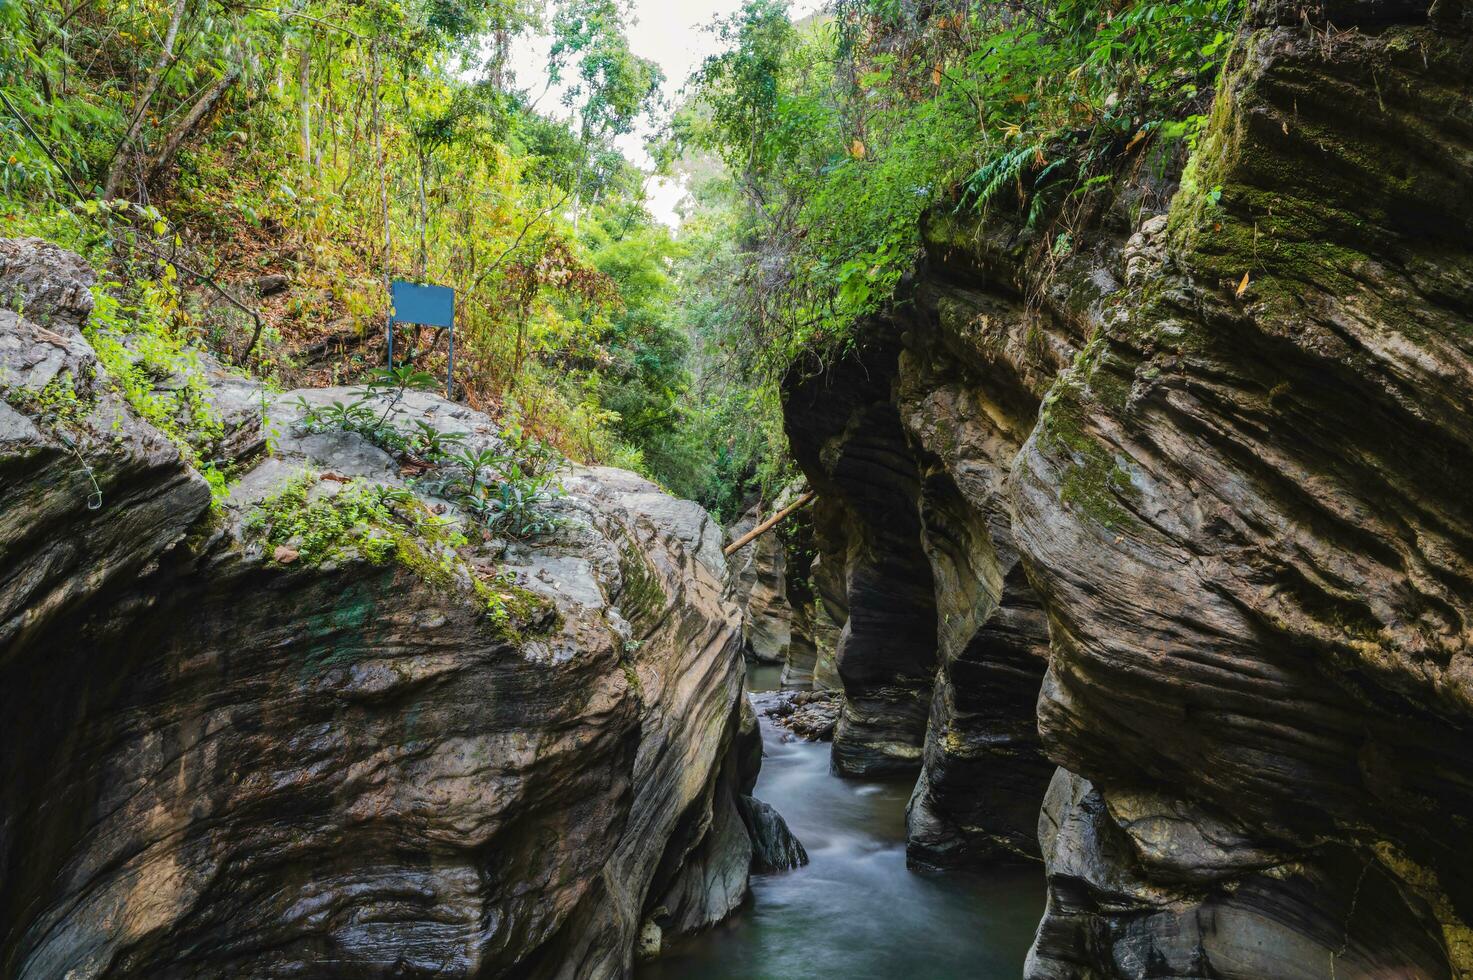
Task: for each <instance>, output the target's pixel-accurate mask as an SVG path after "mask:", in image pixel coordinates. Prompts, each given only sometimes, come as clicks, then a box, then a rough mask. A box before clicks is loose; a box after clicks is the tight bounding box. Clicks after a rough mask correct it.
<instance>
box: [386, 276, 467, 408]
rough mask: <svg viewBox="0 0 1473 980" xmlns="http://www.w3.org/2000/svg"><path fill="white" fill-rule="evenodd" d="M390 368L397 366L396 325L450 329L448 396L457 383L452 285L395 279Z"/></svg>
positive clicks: (446, 395) (446, 379)
mask: <svg viewBox="0 0 1473 980" xmlns="http://www.w3.org/2000/svg"><path fill="white" fill-rule="evenodd" d="M389 293H390V297H391V299H390V302H391V304H392V309H391V311H390V313H389V326H388V331H389V344H388V347H389V367H391V368H392V367H393V366H394V324H396V323H417V324H420V325H421V326H426V327H444V328H445V329H447V330H449V331H450V364H449V367H448V368H447V369H446V372H445V397H446V398H450V397H451V396H452V392H453V386H454V384H455V290H453V289H451V288H450V287H449V286H421V285H420V284H418V283H413V282H401V281H400V280H397V279H396V280H394V281H393V282H392V283H391V284H390V286H389Z"/></svg>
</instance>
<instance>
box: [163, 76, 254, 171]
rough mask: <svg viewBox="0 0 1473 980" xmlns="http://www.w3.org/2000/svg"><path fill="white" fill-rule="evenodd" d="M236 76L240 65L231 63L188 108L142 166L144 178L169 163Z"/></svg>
mask: <svg viewBox="0 0 1473 980" xmlns="http://www.w3.org/2000/svg"><path fill="white" fill-rule="evenodd" d="M238 78H240V67H239V66H238V65H231V66H230V68H229V69H228V70H226V72H225V74H223V75H221V76H220V78H219V80H218V81H217V82H215V84H214V85H213V86H211V87H210V89H209V91H207V92H205V94H204V95H201V96H200V97H199V101H198V102H196V103H195V104H194V108H192V109H190V110H189V114H188V115H186V116H185V117H184V118H183V119H182V120H181V121H180V122H179V124H178V125H177V126H175V127H174V129H173V131H172V132H171V133H169V135H168V136H167V137H165V139H164V144H163V146H161V147H160V148H159V152H158V153H157V154H156V155H155V156H154V158H153V160H152V161H151V162H150V163H149V165H148V166H147V167H146V168H144V171H143V179H144V180H148V179H150V178H152V177H153V175H154V174H156V173H158V172H159V171H160V170H162V169H163V168H164V167H166V166H168V165H169V161H170V160H171V159H173V157H174V153H175V152H176V151H177V150H178V149H179V144H180V143H182V142H184V139H185V137H187V136H188V135H189V134H190V132H191V131H193V129H194V127H196V126H198V125H199V123H200V120H201V119H203V118H204V117H205V116H207V115H209V113H210V110H211V109H213V108H214V107H215V103H216V102H218V101H220V96H222V95H224V94H225V90H226V89H228V88H230V86H232V85H234V84H235V82H236V80H237V79H238Z"/></svg>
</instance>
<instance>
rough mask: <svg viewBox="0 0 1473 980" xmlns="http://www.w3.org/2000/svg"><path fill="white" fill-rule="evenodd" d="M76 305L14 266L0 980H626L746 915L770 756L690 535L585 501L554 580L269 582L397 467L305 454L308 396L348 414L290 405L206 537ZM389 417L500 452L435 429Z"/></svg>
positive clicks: (608, 504)
mask: <svg viewBox="0 0 1473 980" xmlns="http://www.w3.org/2000/svg"><path fill="white" fill-rule="evenodd" d="M88 282H89V280H88V278H87V276H86V273H85V269H84V268H83V267H82V266H81V265H80V263H78V262H76V261H75V260H74V259H71V258H69V257H67V256H66V255H65V253H59V252H56V251H54V250H51V249H49V248H47V247H44V246H42V245H41V244H39V243H34V242H22V243H8V242H0V287H3V288H4V290H5V292H6V295H7V296H10V295H12V294H16V293H19V294H20V295H22V296H24V298H25V300H26V303H25V306H24V307H23V309H24V311H25V312H24V314H23V315H17V314H16V313H14V312H0V386H3V388H4V391H5V396H6V398H5V403H4V404H0V718H3V719H4V720H3V722H0V725H3V730H4V735H3V742H4V745H5V751H4V753H3V754H0V879H3V880H4V882H5V886H4V888H3V890H0V892H3V896H0V964H3V965H0V972H3V973H4V975H6V976H10V977H16V978H27V980H50V978H59V977H63V976H65V977H73V978H87V977H149V978H169V977H191V978H194V977H240V976H252V977H286V976H313V977H332V976H342V977H375V976H384V977H389V976H394V977H412V976H436V977H444V976H465V977H469V976H478V977H491V976H512V975H514V976H518V977H567V978H573V977H578V978H583V977H619V976H626V975H627V974H628V972H629V969H630V964H631V961H632V956H633V952H634V947H635V944H636V938H637V937H638V935H639V934H640V931H641V928H642V926H645V925H646V924H649V923H654V924H656V926H657V928H659V929H660V930H662V931H663V932H664V934H665V935H666V936H669V935H671V934H678V933H680V932H681V931H685V930H689V929H694V928H699V927H702V926H705V925H709V924H711V923H712V922H715V921H717V920H719V919H720V918H722V917H723V916H725V915H726V914H728V913H729V912H730V911H731V910H732V909H733V908H734V907H735V906H736V905H737V904H739V903H740V902H741V901H742V900H743V898H744V897H745V894H746V880H747V870H748V867H749V866H750V864H751V861H752V856H753V848H752V842H751V837H750V835H749V834H748V832H747V829H746V824H744V822H743V814H742V812H739V810H738V805H739V804H740V805H742V806H750V802H749V801H748V796H747V794H749V793H750V791H751V784H752V782H753V780H754V779H755V776H756V769H755V767H756V765H757V764H758V762H759V761H760V750H759V753H758V754H757V755H756V756H755V757H754V755H753V753H752V752H751V751H750V742H751V735H752V733H753V732H755V719H754V718H753V717H752V716H751V712H750V708H748V707H747V706H746V705H745V702H744V699H743V697H742V658H741V656H740V650H739V643H740V639H739V621H738V614H737V612H736V609H735V608H734V607H733V606H732V605H731V604H729V603H728V602H726V601H725V600H724V599H723V598H722V596H723V592H724V589H725V582H724V580H723V578H722V576H723V575H724V569H725V563H724V560H723V559H722V558H721V554H720V545H721V531H720V528H719V527H717V526H716V525H715V524H714V523H713V522H712V521H711V520H710V518H709V517H708V516H707V515H706V514H705V512H704V511H701V510H700V508H699V507H696V506H695V505H692V504H689V502H683V501H675V500H672V499H671V498H668V497H666V496H665V495H663V494H662V493H660V492H659V490H658V489H657V488H655V487H654V486H653V485H651V484H649V483H648V482H646V481H643V480H641V479H639V478H638V477H635V476H634V475H632V474H628V473H622V472H620V471H611V470H587V469H579V470H574V471H572V472H570V473H568V474H567V475H566V476H565V478H564V483H565V485H566V488H567V491H568V494H567V496H566V497H565V498H564V499H563V500H562V501H560V502H559V503H558V505H557V507H558V509H559V512H560V517H561V519H562V526H561V527H560V529H559V530H558V531H557V532H556V533H555V534H554V535H553V536H551V537H550V538H549V539H547V540H545V541H541V542H538V543H537V544H536V545H532V546H528V545H516V544H512V545H510V546H506V545H505V543H503V542H496V541H480V540H478V539H476V538H474V537H473V539H472V540H471V541H470V542H469V543H466V544H463V545H462V544H457V543H456V542H455V541H454V540H452V539H449V538H448V536H447V535H445V534H443V533H441V532H438V531H425V532H423V533H418V532H404V533H403V536H402V539H400V538H393V539H391V544H392V542H393V541H396V540H397V541H399V542H400V543H399V545H398V547H397V549H396V548H394V547H390V548H388V549H387V552H386V550H385V548H384V541H382V540H378V539H375V538H374V535H375V534H377V533H378V531H372V532H369V533H368V534H366V535H363V536H359V537H354V538H352V539H351V540H348V541H345V543H344V544H343V547H342V548H340V549H336V550H334V552H333V553H332V554H331V555H330V556H328V557H327V558H326V559H324V560H321V561H316V562H313V561H308V560H307V559H305V558H303V557H300V556H299V555H298V554H297V549H298V547H305V544H304V543H301V542H292V545H293V546H292V547H286V546H281V548H280V549H279V550H278V549H274V548H272V547H270V546H268V545H267V544H265V543H263V542H262V541H261V540H259V538H258V537H257V536H256V535H257V534H258V532H257V531H255V530H253V529H254V528H256V527H258V526H259V523H260V517H259V515H260V514H261V513H262V505H263V504H265V505H266V506H267V507H268V508H269V507H271V506H276V505H277V503H278V502H279V501H280V499H281V498H280V496H279V495H280V494H281V492H282V491H283V489H284V488H288V487H291V486H294V485H301V486H306V487H307V490H306V491H305V492H306V498H305V499H306V501H317V502H325V503H324V506H327V507H333V506H337V505H338V503H340V502H341V500H340V498H339V495H341V494H345V493H352V492H355V491H354V490H353V489H352V488H358V487H387V488H395V487H402V486H403V485H404V483H405V477H404V474H403V473H402V472H401V470H400V468H399V466H398V464H397V463H396V462H395V461H394V460H393V459H392V458H390V457H389V456H387V455H386V454H384V453H383V452H381V451H379V450H378V449H376V448H374V447H373V446H371V445H369V444H367V443H366V442H365V441H363V440H362V439H361V437H358V436H356V435H351V434H346V433H323V434H318V435H300V434H298V432H297V430H296V429H294V428H293V426H292V424H291V423H292V421H293V418H294V413H295V412H297V411H298V409H297V408H296V407H294V400H295V397H296V395H297V394H301V395H302V396H303V397H305V398H306V399H308V400H309V401H316V402H318V403H322V402H323V401H326V400H331V399H332V398H334V397H342V395H343V393H342V392H334V391H315V392H302V393H292V395H290V396H287V397H283V398H279V399H277V400H276V401H275V403H274V404H273V405H272V406H271V407H270V409H269V412H270V418H271V424H270V426H269V427H268V428H270V429H274V430H275V431H276V433H277V436H276V439H277V449H276V452H275V454H274V455H272V456H271V457H269V458H267V459H264V460H261V461H259V462H258V463H257V464H256V465H255V466H254V468H252V469H250V470H249V471H248V472H246V473H245V474H244V476H243V477H242V479H241V480H240V482H239V484H238V485H237V486H235V487H234V489H233V491H232V493H231V496H230V497H229V499H228V500H226V501H225V502H224V503H223V504H222V505H221V506H220V507H219V508H218V509H216V510H212V508H211V499H210V492H209V489H208V487H207V486H206V484H205V482H204V481H203V480H202V479H201V478H200V477H199V476H198V475H197V474H195V473H194V472H193V471H191V470H190V469H189V467H188V466H186V465H185V464H184V463H183V462H182V461H181V460H180V458H179V454H178V452H177V451H176V450H175V449H174V448H173V446H172V445H171V444H169V442H168V441H167V440H166V439H164V438H163V437H162V436H161V435H160V434H159V433H158V432H156V431H155V430H153V429H152V428H151V427H150V426H149V425H147V424H146V423H144V422H141V421H140V420H138V419H137V418H135V417H134V416H133V415H132V414H131V412H130V411H129V410H128V408H127V407H126V405H125V404H124V403H123V402H122V400H121V399H120V398H118V397H117V395H116V394H115V393H114V392H113V390H112V389H111V388H110V386H109V381H108V379H107V377H106V375H105V373H104V372H102V371H101V369H100V366H99V365H98V364H97V362H96V358H95V356H93V354H92V352H91V349H90V347H89V346H88V344H87V343H86V341H85V339H84V338H83V337H82V335H81V333H80V331H79V326H80V325H81V324H82V322H83V321H84V318H85V316H86V313H87V309H88V302H89V300H90V296H89V294H88V292H87V285H88ZM58 379H61V380H58ZM63 383H64V384H67V385H70V386H71V387H72V388H73V389H74V393H75V395H76V396H77V397H75V398H70V399H63V400H58V399H57V398H56V397H54V396H55V395H56V393H57V391H58V387H57V386H58V385H59V384H63ZM43 394H45V395H46V396H47V397H45V398H43V397H42V395H43ZM257 394H258V393H257ZM227 401H228V402H229V405H228V407H229V409H230V411H231V412H232V414H233V415H237V416H240V417H238V418H236V419H235V423H234V424H232V425H230V426H228V427H227V432H228V433H234V434H236V436H237V437H238V438H236V439H235V441H233V442H231V441H229V440H227V442H226V443H225V445H226V446H227V447H228V446H232V445H233V446H235V447H236V450H237V451H238V452H240V453H242V454H254V453H255V452H256V451H257V450H258V449H259V443H260V440H259V438H258V434H259V433H260V432H261V431H262V427H261V426H260V418H259V414H258V415H257V416H256V417H255V418H254V420H251V419H249V418H248V416H249V411H250V404H251V402H252V399H250V398H235V399H227ZM255 404H256V405H257V406H259V405H260V400H259V399H258V398H257V399H256V400H255ZM383 404H384V403H380V405H383ZM58 405H60V407H58ZM385 407H386V406H385ZM257 412H259V408H257ZM391 418H395V419H399V420H402V421H405V422H407V421H409V420H411V419H413V420H419V421H424V422H426V423H427V424H430V425H433V426H435V427H437V428H439V429H440V430H441V431H459V432H465V433H468V434H469V439H470V443H471V444H472V445H490V444H491V443H492V442H493V441H494V439H495V438H496V436H495V431H494V428H493V427H492V426H491V423H490V421H489V420H488V419H486V418H485V417H484V416H480V415H478V414H476V413H474V412H471V411H469V410H467V409H465V408H464V407H463V406H458V405H452V404H450V403H446V402H444V401H442V400H441V399H438V398H434V397H430V396H424V395H418V394H411V395H409V396H408V397H406V398H405V400H404V402H403V404H401V405H400V406H398V408H397V409H395V410H394V411H393V412H392V413H391ZM252 422H253V423H254V424H251V423H252ZM306 470H310V471H312V472H314V473H317V474H323V476H322V478H315V477H314V478H308V479H306V480H303V478H302V477H301V474H302V473H303V471H306ZM89 474H90V475H89ZM94 478H95V480H96V487H97V489H94V487H93V483H92V480H93V479H94ZM96 493H100V503H99V505H98V506H97V508H96V509H89V500H91V499H96V498H94V497H93V495H94V494H96ZM408 499H409V501H410V502H407V503H396V504H395V506H396V507H402V508H410V509H412V510H414V513H416V514H421V515H426V514H429V513H430V512H429V511H426V510H425V509H424V507H425V505H429V506H431V507H434V508H436V509H441V510H443V509H445V508H444V506H443V505H442V504H439V503H437V502H435V501H433V500H432V499H424V500H423V502H422V503H420V502H414V499H413V498H412V497H411V498H408ZM335 501H336V502H337V503H335ZM445 517H446V518H447V519H452V520H453V519H454V518H455V517H456V515H455V512H454V509H453V508H450V509H449V510H448V512H447V513H446V514H445ZM426 526H430V525H428V524H427V525H426ZM400 530H401V531H402V529H400ZM395 533H399V532H395ZM370 539H373V540H370ZM649 931H650V930H648V929H646V930H645V932H646V933H648V932H649ZM646 939H648V935H647V936H646Z"/></svg>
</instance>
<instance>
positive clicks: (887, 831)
mask: <svg viewBox="0 0 1473 980" xmlns="http://www.w3.org/2000/svg"><path fill="white" fill-rule="evenodd" d="M777 675H778V670H777V668H760V667H759V668H755V669H754V670H753V673H752V674H751V675H750V676H749V679H748V687H749V689H752V690H755V691H771V690H772V689H773V688H775V687H776V685H777ZM753 696H754V697H755V698H756V699H757V701H758V705H759V710H758V713H759V715H760V714H761V703H762V701H763V700H765V699H766V698H768V697H770V696H771V695H770V694H764V693H757V694H755V695H753ZM783 736H784V733H783V732H782V730H781V729H779V728H777V727H776V726H774V725H772V723H771V722H770V721H769V720H768V719H767V718H766V717H763V718H762V739H763V746H764V758H763V760H762V774H761V776H760V777H759V778H758V780H757V790H756V795H757V796H758V798H760V799H763V800H766V801H767V802H768V803H771V804H772V805H773V806H775V807H777V809H778V811H779V812H781V813H782V815H783V816H784V817H785V818H787V821H788V825H789V826H791V827H792V828H793V831H794V832H795V833H796V834H797V835H798V838H799V839H800V840H801V841H803V845H804V846H805V847H806V848H808V856H809V864H808V866H807V867H805V868H801V869H799V870H797V871H790V872H786V873H783V874H772V875H754V876H753V878H752V899H751V901H750V902H749V903H748V905H747V906H746V907H745V908H744V909H742V911H740V912H739V913H737V914H736V915H735V916H733V917H732V918H731V919H729V920H728V921H727V922H725V923H723V924H722V925H720V926H717V927H716V928H715V929H712V930H710V931H709V932H706V933H702V934H700V935H698V936H695V937H693V938H691V939H689V940H686V941H685V942H684V943H682V944H678V945H676V946H675V947H674V948H673V949H671V950H668V951H667V952H666V953H665V955H664V956H662V957H661V958H660V959H659V960H657V961H655V962H654V963H651V964H648V965H645V966H642V967H641V968H640V969H639V970H638V973H637V977H638V980H737V978H741V980H804V978H824V980H830V978H837V980H897V978H898V980H964V978H966V980H971V978H980V980H993V978H997V980H1002V978H1014V980H1015V978H1017V977H1019V976H1020V975H1021V974H1022V971H1023V958H1024V956H1025V955H1026V954H1027V952H1028V945H1029V943H1030V942H1032V940H1033V930H1034V927H1035V926H1036V925H1037V924H1038V918H1039V915H1040V914H1041V913H1042V911H1043V892H1044V889H1043V874H1042V868H1041V867H1039V868H1024V869H1010V870H1004V871H993V872H988V873H986V874H982V875H968V874H961V873H948V874H931V873H920V872H913V871H908V870H906V867H905V802H906V799H907V798H908V797H909V796H910V790H911V781H910V780H906V781H905V782H876V781H873V780H852V779H839V778H838V777H836V776H834V775H832V774H831V773H830V772H829V746H828V744H826V743H824V744H814V743H810V742H803V741H798V740H793V741H785V740H784V737H783Z"/></svg>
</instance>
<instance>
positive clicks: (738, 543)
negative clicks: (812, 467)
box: [721, 490, 814, 556]
mask: <svg viewBox="0 0 1473 980" xmlns="http://www.w3.org/2000/svg"><path fill="white" fill-rule="evenodd" d="M813 497H814V493H813V491H812V490H810V491H808V492H807V493H805V494H804V495H803V496H801V497H799V498H798V499H797V500H795V501H794V502H793V503H791V504H789V505H788V506H786V507H784V508H783V509H782V510H780V511H778V512H777V513H776V514H773V515H772V516H771V517H769V518H768V519H767V520H765V521H763V522H762V523H761V524H758V525H757V526H756V527H754V528H752V530H750V531H748V532H747V533H746V534H743V535H742V536H741V537H739V538H737V539H736V540H735V541H733V542H732V543H731V544H729V545H727V546H726V548H725V549H724V550H723V551H722V552H721V553H722V554H723V555H727V556H730V555H734V554H736V553H737V552H738V551H741V550H742V549H743V548H745V547H746V546H747V545H749V544H751V543H752V542H753V541H755V540H756V539H757V538H759V537H761V536H762V535H763V534H766V533H767V532H768V531H771V530H772V529H773V528H775V527H777V525H778V524H779V523H781V521H782V519H783V518H785V517H787V516H788V515H789V514H791V513H793V512H794V511H796V510H797V509H798V508H800V507H802V506H803V505H804V504H806V503H808V501H810V500H812V499H813Z"/></svg>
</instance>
